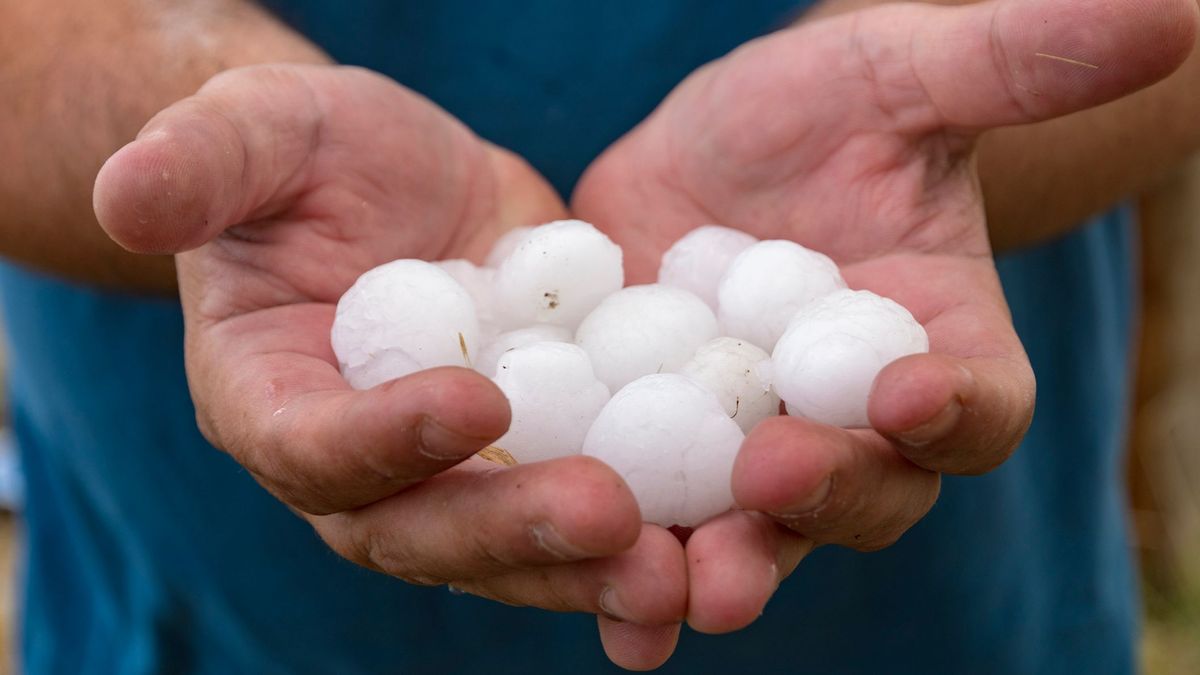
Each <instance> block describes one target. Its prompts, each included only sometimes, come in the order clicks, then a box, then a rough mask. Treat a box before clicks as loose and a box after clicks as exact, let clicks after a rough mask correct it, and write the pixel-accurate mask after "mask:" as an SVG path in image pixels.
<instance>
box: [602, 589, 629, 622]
mask: <svg viewBox="0 0 1200 675" xmlns="http://www.w3.org/2000/svg"><path fill="white" fill-rule="evenodd" d="M600 611H602V612H604V613H605V614H606V615H608V618H610V619H615V620H617V621H629V619H628V618H627V617H628V616H629V611H628V610H627V609H625V605H622V604H621V598H620V597H618V596H617V589H615V588H613V587H612V586H605V587H604V590H603V591H601V592H600Z"/></svg>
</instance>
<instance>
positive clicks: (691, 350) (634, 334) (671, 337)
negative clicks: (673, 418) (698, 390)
mask: <svg viewBox="0 0 1200 675" xmlns="http://www.w3.org/2000/svg"><path fill="white" fill-rule="evenodd" d="M716 336H717V319H716V317H715V316H713V313H712V310H711V309H709V308H708V305H706V304H704V301H703V300H701V299H700V298H697V297H696V296H695V295H693V294H691V293H689V292H687V291H685V290H683V289H679V288H672V287H670V286H663V285H661V284H647V285H643V286H630V287H628V288H623V289H621V290H620V291H617V292H616V293H613V294H612V295H610V296H608V297H607V298H605V299H604V302H602V303H600V306H599V307H597V308H596V309H595V311H593V312H592V313H591V314H589V315H588V316H587V318H586V319H584V320H583V323H581V324H580V325H579V330H577V331H576V332H575V342H576V344H578V345H579V346H580V347H583V349H584V351H586V352H587V354H588V357H590V358H591V360H592V367H593V368H595V369H596V376H597V377H598V378H600V381H601V382H603V383H604V384H606V385H608V388H609V389H611V390H613V391H616V390H617V389H620V388H621V387H623V386H625V385H626V384H629V383H630V382H632V381H634V380H635V379H637V378H639V377H641V376H643V375H649V374H651V373H672V372H675V371H677V370H679V368H680V367H681V366H682V365H683V364H684V363H686V362H687V360H688V359H690V358H691V357H692V355H693V354H695V353H696V349H698V348H699V347H700V345H702V344H704V343H705V342H708V341H709V340H711V339H713V338H715V337H716Z"/></svg>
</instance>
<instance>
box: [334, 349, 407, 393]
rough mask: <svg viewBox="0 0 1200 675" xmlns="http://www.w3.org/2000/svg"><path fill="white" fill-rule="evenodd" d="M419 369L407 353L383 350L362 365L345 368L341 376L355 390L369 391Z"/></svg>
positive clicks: (398, 350) (397, 350) (400, 350)
mask: <svg viewBox="0 0 1200 675" xmlns="http://www.w3.org/2000/svg"><path fill="white" fill-rule="evenodd" d="M420 369H421V366H420V365H419V364H418V363H417V361H416V359H414V358H413V357H411V356H409V355H408V352H405V351H404V350H402V349H384V350H381V351H378V352H375V353H374V354H373V355H371V356H370V357H369V358H368V359H367V360H366V361H364V362H362V363H359V364H356V365H353V366H346V367H345V368H344V369H343V370H342V376H343V377H345V378H346V381H347V382H349V383H350V386H351V387H353V388H355V389H370V388H371V387H374V386H375V385H377V384H383V383H384V382H387V381H388V380H394V379H396V378H398V377H404V376H405V375H410V374H412V373H415V372H417V371H418V370H420Z"/></svg>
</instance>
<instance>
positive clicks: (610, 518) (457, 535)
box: [310, 456, 641, 584]
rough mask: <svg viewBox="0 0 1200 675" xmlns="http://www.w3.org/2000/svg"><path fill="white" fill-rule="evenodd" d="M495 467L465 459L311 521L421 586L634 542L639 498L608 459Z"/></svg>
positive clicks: (339, 545) (373, 563)
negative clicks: (399, 488) (397, 489)
mask: <svg viewBox="0 0 1200 675" xmlns="http://www.w3.org/2000/svg"><path fill="white" fill-rule="evenodd" d="M481 465H483V468H482V469H481V468H480V466H481ZM494 466H495V465H487V464H486V462H484V460H480V459H475V460H471V467H472V468H470V469H468V468H466V467H464V468H462V469H457V468H456V469H453V470H450V471H446V472H444V473H441V474H438V475H437V476H434V477H432V478H430V479H428V480H426V481H424V482H422V483H420V484H419V485H416V486H414V487H412V488H411V489H409V490H406V491H404V492H401V493H399V494H397V495H394V496H392V497H389V498H387V499H384V500H381V501H379V502H377V503H375V504H372V505H370V506H367V507H364V508H362V509H358V510H355V511H346V512H342V513H335V514H331V515H327V516H312V517H311V518H310V522H312V523H313V525H314V526H315V527H316V529H317V532H318V533H319V534H320V535H321V536H322V538H324V539H325V541H326V542H327V543H328V544H329V545H330V547H332V548H333V549H334V550H335V551H337V552H338V553H340V554H341V555H342V556H344V557H346V558H348V559H350V560H351V561H353V562H356V563H358V564H360V565H363V566H365V567H369V568H371V569H375V570H379V571H381V572H384V573H386V574H390V575H392V576H395V577H399V578H401V579H405V580H407V581H411V582H414V583H421V584H442V583H449V582H452V581H453V582H461V581H463V580H471V579H477V578H479V577H488V576H497V575H500V574H504V573H506V572H511V571H513V570H519V569H522V568H526V567H531V566H538V565H557V564H561V563H563V562H566V561H573V560H583V559H587V558H595V557H601V556H606V555H612V554H614V553H618V552H620V551H623V550H625V549H627V548H629V547H631V546H633V545H634V543H635V542H636V541H637V539H638V536H639V533H640V531H641V515H640V513H639V511H638V507H637V502H636V501H635V500H634V498H633V494H632V493H631V492H630V491H629V488H628V487H627V486H626V485H625V483H624V482H623V481H622V480H621V478H620V477H619V476H617V474H616V473H614V472H613V470H612V469H611V468H609V467H608V466H607V465H605V464H604V463H602V462H600V461H598V460H596V459H593V458H591V457H583V456H575V457H566V458H562V459H558V460H553V461H549V462H537V463H534V464H524V465H519V466H513V467H507V468H493V467H494Z"/></svg>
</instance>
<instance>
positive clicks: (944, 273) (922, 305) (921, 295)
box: [847, 255, 1037, 474]
mask: <svg viewBox="0 0 1200 675" xmlns="http://www.w3.org/2000/svg"><path fill="white" fill-rule="evenodd" d="M847 279H848V280H849V281H850V283H851V284H852V285H854V286H855V287H872V286H874V287H875V290H877V291H878V292H880V293H883V294H885V295H887V296H888V297H891V298H894V299H895V300H896V301H897V302H899V303H901V304H903V305H904V306H905V307H907V308H909V309H910V310H911V311H912V312H913V315H914V316H915V317H916V318H917V320H919V321H920V322H921V323H922V324H923V325H924V326H925V329H926V331H927V332H928V334H929V342H930V345H929V347H930V354H923V355H916V356H909V357H906V358H903V359H900V360H898V361H896V362H895V363H892V364H890V365H888V366H887V367H886V368H884V369H883V371H882V372H881V373H880V374H879V375H878V376H877V377H876V378H875V383H874V386H873V388H872V391H871V394H870V398H869V399H868V405H867V415H868V418H869V419H870V420H871V426H872V427H874V428H875V429H876V430H877V431H879V432H880V433H881V434H883V435H884V436H886V437H888V438H889V439H890V440H891V441H892V442H893V443H894V444H895V446H896V448H897V449H899V450H900V452H901V453H903V454H904V455H905V456H906V457H908V458H909V459H910V460H912V461H913V462H915V463H917V464H918V465H920V466H922V467H924V468H926V469H929V470H931V471H939V472H944V473H954V474H977V473H983V472H986V471H989V470H991V469H993V468H995V467H996V466H999V465H1000V464H1001V463H1002V462H1003V461H1004V460H1006V459H1008V457H1009V456H1010V455H1011V454H1012V452H1013V450H1015V449H1016V447H1017V445H1018V444H1019V443H1020V441H1021V438H1022V437H1023V436H1024V434H1025V432H1026V430H1027V429H1028V428H1029V424H1030V422H1031V421H1032V418H1033V408H1034V398H1035V391H1036V389H1037V385H1036V381H1035V379H1034V374H1033V369H1032V367H1031V366H1030V364H1029V358H1028V357H1027V356H1026V355H1025V350H1024V348H1023V347H1022V345H1021V341H1020V339H1019V338H1018V337H1017V334H1016V332H1015V331H1014V329H1013V325H1012V316H1011V314H1010V313H1009V312H1008V307H1007V304H1006V303H1005V302H1004V296H1003V291H1002V290H1001V288H1000V282H999V279H998V278H997V276H996V272H995V268H994V266H993V265H992V263H991V262H990V260H986V259H979V260H974V259H962V258H957V259H956V258H953V257H945V256H903V255H902V256H895V257H894V260H890V261H889V260H887V259H877V260H874V261H871V262H867V263H862V264H859V265H855V266H851V267H850V268H847ZM876 283H885V286H883V287H880V286H877V285H876Z"/></svg>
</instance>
